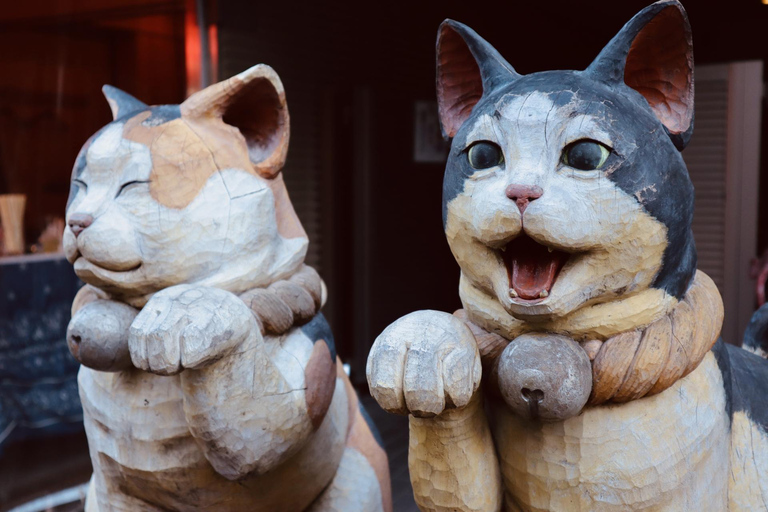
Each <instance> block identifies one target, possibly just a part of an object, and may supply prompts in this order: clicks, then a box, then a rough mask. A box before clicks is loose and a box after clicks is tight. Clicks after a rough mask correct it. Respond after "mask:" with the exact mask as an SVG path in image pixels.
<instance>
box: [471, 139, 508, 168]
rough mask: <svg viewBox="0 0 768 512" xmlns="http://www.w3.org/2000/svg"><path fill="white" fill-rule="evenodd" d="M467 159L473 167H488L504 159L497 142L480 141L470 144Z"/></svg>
mask: <svg viewBox="0 0 768 512" xmlns="http://www.w3.org/2000/svg"><path fill="white" fill-rule="evenodd" d="M467 159H468V160H469V165H471V166H472V167H473V168H475V169H488V168H489V167H495V166H497V165H500V164H501V163H502V162H503V161H504V154H503V153H502V152H501V148H500V147H499V146H498V145H497V144H494V143H493V142H485V141H482V142H476V143H474V144H472V146H471V147H470V148H469V152H468V153H467Z"/></svg>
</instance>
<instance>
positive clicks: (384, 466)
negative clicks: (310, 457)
mask: <svg viewBox="0 0 768 512" xmlns="http://www.w3.org/2000/svg"><path fill="white" fill-rule="evenodd" d="M336 367H337V368H338V371H337V376H338V377H339V378H340V379H342V381H343V382H344V388H345V389H346V391H347V402H348V404H349V433H348V435H347V446H349V447H350V448H354V449H355V450H357V451H358V452H360V453H361V454H362V455H363V456H364V457H365V459H366V460H367V461H368V463H369V464H370V465H371V468H373V471H374V472H375V473H376V478H377V480H378V481H379V488H380V489H381V502H382V503H381V504H382V507H383V508H384V512H392V483H391V482H390V480H389V460H388V459H387V453H386V452H385V451H384V449H383V448H382V447H381V446H379V443H378V442H377V441H376V438H375V437H374V435H373V432H371V429H370V427H368V423H367V422H366V421H365V418H363V415H362V414H361V413H360V405H359V400H358V398H357V393H356V392H355V388H353V387H352V384H351V383H350V382H349V378H348V377H347V374H346V373H344V370H343V366H342V364H341V360H340V359H338V358H337V364H336Z"/></svg>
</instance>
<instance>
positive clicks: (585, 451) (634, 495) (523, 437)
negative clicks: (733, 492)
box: [492, 354, 729, 511]
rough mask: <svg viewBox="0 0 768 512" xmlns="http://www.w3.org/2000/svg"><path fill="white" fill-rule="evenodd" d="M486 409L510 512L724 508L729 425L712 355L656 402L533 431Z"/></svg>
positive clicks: (503, 412) (598, 410)
mask: <svg viewBox="0 0 768 512" xmlns="http://www.w3.org/2000/svg"><path fill="white" fill-rule="evenodd" d="M495 409H496V410H495V414H494V417H493V420H492V425H493V430H494V439H495V443H496V448H497V450H498V453H499V462H500V467H501V472H502V477H503V480H504V486H505V489H506V500H507V502H508V505H507V506H508V508H509V509H510V510H524V511H539V510H541V511H544V510H547V511H557V510H568V511H588V510H595V511H599V510H610V511H613V510H616V511H618V510H627V509H629V508H631V509H633V510H643V509H649V510H725V509H726V504H725V497H726V495H727V493H726V486H727V480H728V479H727V473H728V467H729V465H728V464H729V462H728V440H729V426H728V416H727V413H726V410H725V392H724V389H723V381H722V375H721V373H720V371H719V369H718V368H717V364H716V362H715V360H714V356H713V355H712V354H709V355H707V356H706V358H705V359H704V361H703V362H702V364H701V366H700V367H699V368H698V369H697V370H696V371H694V372H693V373H692V374H691V375H689V376H688V377H686V378H685V379H683V380H681V381H680V382H678V383H677V384H675V385H673V386H672V387H671V388H669V389H668V390H667V391H665V392H663V393H661V394H659V395H656V396H653V397H648V398H643V399H640V400H636V401H634V402H630V403H626V404H621V405H610V406H602V407H594V408H589V409H587V410H585V412H584V413H582V414H581V415H579V416H577V417H575V418H571V419H569V420H566V421H564V422H559V423H551V424H533V423H529V422H526V421H525V420H522V419H519V418H518V417H516V416H514V415H513V414H512V413H511V412H509V410H508V409H507V408H506V407H503V406H498V407H496V408H495ZM720 502H722V503H720Z"/></svg>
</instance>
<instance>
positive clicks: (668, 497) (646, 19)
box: [368, 0, 768, 512]
mask: <svg viewBox="0 0 768 512" xmlns="http://www.w3.org/2000/svg"><path fill="white" fill-rule="evenodd" d="M437 94H438V105H439V110H440V117H441V122H442V126H443V130H444V132H445V134H446V135H447V136H448V137H449V138H451V139H452V146H451V151H450V154H449V157H448V162H447V166H446V171H445V180H444V185H443V219H444V227H445V233H446V236H447V238H448V242H449V244H450V247H451V250H452V252H453V255H454V256H455V258H456V261H457V262H458V263H459V266H460V267H461V279H460V284H459V293H460V296H461V300H462V304H463V305H464V308H463V310H460V311H458V312H456V313H455V314H454V315H449V314H447V313H441V312H437V311H420V312H416V313H412V314H410V315H408V316H405V317H403V318H401V319H400V320H398V321H397V322H395V323H394V324H392V325H390V326H389V327H388V328H387V329H386V330H385V331H384V332H383V333H382V334H381V335H380V336H379V338H378V339H377V340H376V342H375V344H374V346H373V349H372V351H371V354H370V357H369V359H368V382H369V385H370V388H371V392H372V394H373V396H374V397H375V398H376V400H377V401H378V403H379V404H380V405H381V406H382V407H383V408H384V409H386V410H388V411H391V412H396V413H401V414H406V413H410V414H411V417H410V452H409V466H410V472H411V480H412V482H413V487H414V493H415V496H416V501H417V503H418V505H419V506H420V508H421V509H422V510H424V511H427V510H429V511H449V510H450V511H454V510H458V511H496V510H507V511H515V510H519V511H526V512H528V511H548V510H557V511H626V510H668V511H677V512H679V511H688V510H697V511H724V510H731V511H736V510H739V511H741V510H744V511H746V510H750V511H751V510H766V503H768V477H766V475H768V437H766V428H768V404H767V403H766V396H768V363H767V362H766V361H765V360H763V359H761V358H759V357H757V356H755V355H753V354H750V353H748V352H746V351H744V350H741V349H739V348H735V347H733V346H726V345H724V344H723V343H722V342H718V343H715V342H716V340H717V338H718V335H719V332H720V328H721V324H722V319H723V306H722V301H721V299H720V295H719V294H718V291H717V288H716V287H715V285H714V284H713V282H712V281H711V280H710V279H709V278H708V277H707V276H706V275H704V274H703V273H702V272H697V270H696V250H695V246H694V241H693V235H692V232H691V220H692V217H693V187H692V185H691V182H690V179H689V177H688V172H687V170H686V168H685V164H684V163H683V160H682V158H681V156H680V151H681V150H682V149H683V148H684V147H685V145H686V143H687V142H688V140H689V138H690V136H691V133H692V129H693V57H692V47H691V32H690V27H689V25H688V21H687V17H686V14H685V11H684V10H683V8H682V6H681V5H680V4H679V3H678V2H676V1H673V0H663V1H661V2H657V3H655V4H653V5H651V6H649V7H648V8H646V9H644V10H643V11H641V12H640V13H639V14H637V15H636V16H635V17H634V18H633V19H632V20H631V21H630V22H629V23H628V24H627V25H626V26H625V27H624V28H623V29H622V30H621V31H620V32H619V33H618V35H617V36H616V37H614V39H613V40H612V41H611V42H610V43H609V44H608V45H607V46H606V47H605V48H604V49H603V51H602V52H601V53H600V55H598V57H597V58H596V59H595V61H594V62H593V63H592V64H591V65H590V66H589V67H588V68H587V69H586V70H584V71H547V72H542V73H534V74H530V75H525V76H521V75H519V74H518V73H516V72H515V70H514V69H513V68H512V66H510V65H509V64H508V63H507V62H506V61H505V60H504V59H503V58H502V57H501V55H499V53H498V52H497V51H496V50H495V49H494V48H492V47H491V46H490V45H489V44H488V43H487V42H486V41H484V40H483V39H481V38H480V37H479V36H478V35H477V34H476V33H475V32H473V31H472V30H471V29H469V28H468V27H466V26H464V25H462V24H460V23H456V22H454V21H450V20H447V21H445V22H444V23H443V24H442V25H441V27H440V30H439V35H438V41H437ZM713 345H714V348H713ZM481 375H482V386H481Z"/></svg>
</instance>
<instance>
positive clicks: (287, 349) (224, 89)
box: [64, 65, 391, 512]
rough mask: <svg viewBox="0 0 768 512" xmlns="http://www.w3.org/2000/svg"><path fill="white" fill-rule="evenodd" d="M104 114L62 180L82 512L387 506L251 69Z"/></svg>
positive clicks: (281, 138)
mask: <svg viewBox="0 0 768 512" xmlns="http://www.w3.org/2000/svg"><path fill="white" fill-rule="evenodd" d="M104 93H105V95H106V97H107V100H108V101H109V104H110V107H111V108H112V113H113V116H114V121H113V122H111V123H110V124H108V125H107V126H105V127H104V128H102V129H101V130H100V131H99V132H97V133H96V134H95V135H94V136H93V137H91V139H90V140H89V141H88V142H87V143H86V144H85V146H84V147H83V149H82V150H81V152H80V155H79V156H78V158H77V162H76V164H75V168H74V171H73V174H72V190H71V194H70V199H69V204H68V205H67V215H66V220H67V227H66V230H65V233H64V249H65V252H66V255H67V258H68V259H69V261H70V262H71V263H72V264H73V265H74V267H75V272H76V273H77V275H78V276H79V277H80V278H81V279H82V280H83V281H85V282H86V283H87V285H86V286H85V287H84V288H83V289H82V290H81V292H80V293H79V294H78V296H77V297H76V299H75V303H74V304H73V307H72V314H73V316H72V321H71V322H70V324H69V328H68V332H67V342H68V343H69V346H70V349H71V351H72V353H73V355H74V356H75V357H76V358H77V359H78V360H79V361H80V362H81V363H83V367H82V368H81V370H80V375H79V386H80V398H81V400H82V404H83V412H84V417H85V428H86V433H87V435H88V443H89V446H90V452H91V460H92V462H93V469H94V472H93V478H92V479H91V485H90V488H89V492H88V499H87V504H86V510H88V511H106V510H118V511H123V510H125V511H136V510H216V511H249V512H254V511H263V512H274V511H303V510H311V511H318V512H319V511H332V510H333V511H350V512H352V511H354V512H359V511H391V496H390V484H389V472H388V463H387V458H386V455H385V453H384V451H383V449H382V447H381V444H380V441H378V440H377V439H378V437H377V435H376V434H375V429H374V427H373V426H372V425H371V423H370V421H369V420H368V417H367V415H366V414H365V412H364V411H363V410H362V408H361V407H360V406H359V402H358V399H357V396H356V394H355V392H354V390H353V389H352V387H351V385H350V384H349V381H348V379H347V378H346V375H345V374H344V372H343V371H342V369H341V364H340V362H338V359H337V357H336V353H335V348H334V344H333V337H332V335H331V332H330V329H329V327H328V324H327V322H326V321H325V319H324V318H323V316H322V314H321V313H320V312H319V310H320V307H321V306H322V303H323V302H324V300H325V288H324V285H323V283H322V281H321V280H320V277H319V276H318V275H317V273H316V272H315V271H314V270H313V269H312V268H310V267H308V266H306V265H304V264H303V261H304V256H305V254H306V250H307V244H308V240H307V235H306V233H305V232H304V230H303V228H302V226H301V224H300V223H299V220H298V217H297V216H296V213H295V212H294V209H293V206H292V205H291V202H290V200H289V198H288V194H287V192H286V189H285V185H284V182H283V178H282V175H281V174H280V172H279V171H280V169H281V168H282V166H283V164H284V162H285V157H286V152H287V149H288V136H289V119H288V110H287V107H286V103H285V95H284V92H283V86H282V84H281V82H280V79H279V78H278V76H277V74H276V73H275V72H274V71H273V70H272V69H271V68H270V67H268V66H264V65H258V66H255V67H253V68H251V69H249V70H247V71H245V72H243V73H241V74H239V75H237V76H235V77H233V78H230V79H229V80H226V81H224V82H221V83H218V84H215V85H212V86H210V87H208V88H206V89H204V90H202V91H200V92H198V93H196V94H194V95H192V96H191V97H190V98H189V99H187V100H186V101H185V102H184V103H182V104H181V105H165V106H158V107H149V106H147V105H144V104H143V103H141V102H140V101H139V100H137V99H135V98H133V97H131V96H129V95H128V94H126V93H124V92H122V91H120V90H118V89H115V88H113V87H109V86H105V88H104Z"/></svg>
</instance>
